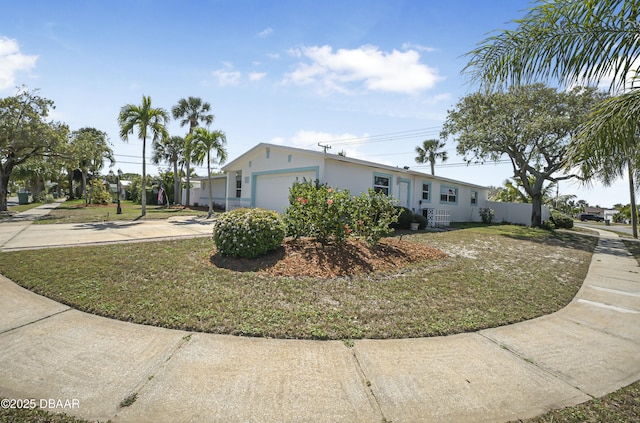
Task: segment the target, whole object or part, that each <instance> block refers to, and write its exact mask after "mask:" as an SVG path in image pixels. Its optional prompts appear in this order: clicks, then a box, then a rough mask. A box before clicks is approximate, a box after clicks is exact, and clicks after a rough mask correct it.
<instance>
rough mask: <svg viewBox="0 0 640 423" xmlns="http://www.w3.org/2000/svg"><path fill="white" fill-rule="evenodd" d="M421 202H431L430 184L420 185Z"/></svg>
mask: <svg viewBox="0 0 640 423" xmlns="http://www.w3.org/2000/svg"><path fill="white" fill-rule="evenodd" d="M422 200H423V201H431V184H428V183H425V182H423V183H422Z"/></svg>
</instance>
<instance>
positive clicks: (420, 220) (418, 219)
mask: <svg viewBox="0 0 640 423" xmlns="http://www.w3.org/2000/svg"><path fill="white" fill-rule="evenodd" d="M413 222H414V223H417V224H418V229H424V228H426V227H427V224H428V223H429V222H428V221H427V218H426V217H424V216H423V215H421V214H419V213H416V214H414V215H413Z"/></svg>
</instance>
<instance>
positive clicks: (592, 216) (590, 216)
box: [580, 213, 604, 222]
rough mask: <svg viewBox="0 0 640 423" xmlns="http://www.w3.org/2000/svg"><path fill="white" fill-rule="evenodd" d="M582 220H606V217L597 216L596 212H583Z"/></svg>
mask: <svg viewBox="0 0 640 423" xmlns="http://www.w3.org/2000/svg"><path fill="white" fill-rule="evenodd" d="M580 220H581V221H582V222H586V221H587V220H595V221H596V222H602V221H604V217H601V216H596V215H595V214H586V213H583V214H581V215H580Z"/></svg>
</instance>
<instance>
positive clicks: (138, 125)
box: [118, 96, 169, 216]
mask: <svg viewBox="0 0 640 423" xmlns="http://www.w3.org/2000/svg"><path fill="white" fill-rule="evenodd" d="M168 122H169V114H168V113H167V111H166V110H164V109H162V108H153V107H151V97H149V96H142V104H141V105H139V106H137V105H135V104H127V105H124V106H122V108H121V109H120V114H119V115H118V125H120V138H122V140H123V141H125V142H126V141H128V140H129V135H132V134H133V132H134V130H135V129H137V130H138V138H140V139H141V140H142V181H143V183H142V197H141V198H142V216H145V215H146V214H147V187H146V181H147V167H146V166H147V165H146V159H145V157H146V154H147V135H148V132H149V131H150V132H151V135H152V140H153V142H154V143H157V142H158V141H159V140H161V139H163V138H166V137H167V136H168V134H167V128H166V125H167V123H168Z"/></svg>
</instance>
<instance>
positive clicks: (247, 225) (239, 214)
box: [213, 209, 286, 258]
mask: <svg viewBox="0 0 640 423" xmlns="http://www.w3.org/2000/svg"><path fill="white" fill-rule="evenodd" d="M285 233H286V227H285V225H284V223H283V221H282V218H281V217H280V215H279V214H278V213H276V212H275V211H271V210H265V209H237V210H232V211H230V212H227V213H223V214H221V215H220V216H219V217H218V218H217V220H216V222H215V224H214V226H213V241H214V242H215V244H216V248H217V250H218V252H219V253H221V254H224V255H228V256H232V257H244V258H255V257H260V256H263V255H265V254H266V253H268V252H269V251H271V250H275V249H276V248H278V247H280V246H281V245H282V241H284V237H285Z"/></svg>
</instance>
